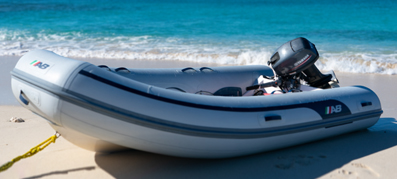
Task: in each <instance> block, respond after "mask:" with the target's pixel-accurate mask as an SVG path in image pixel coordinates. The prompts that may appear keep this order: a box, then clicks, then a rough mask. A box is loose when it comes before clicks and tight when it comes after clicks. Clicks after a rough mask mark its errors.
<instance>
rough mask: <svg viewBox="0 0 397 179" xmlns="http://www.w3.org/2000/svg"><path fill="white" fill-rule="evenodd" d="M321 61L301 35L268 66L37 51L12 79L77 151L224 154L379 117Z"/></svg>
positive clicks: (368, 100)
mask: <svg viewBox="0 0 397 179" xmlns="http://www.w3.org/2000/svg"><path fill="white" fill-rule="evenodd" d="M317 59H318V52H317V50H316V49H315V46H314V44H312V43H311V42H310V41H308V40H307V39H304V38H298V39H294V40H292V41H290V42H287V43H286V44H284V45H282V46H281V47H280V48H279V49H277V51H276V52H275V53H274V55H273V56H272V58H271V59H270V60H269V66H268V65H250V66H222V67H201V68H191V67H189V68H180V69H179V68H173V69H134V68H124V67H121V68H110V67H108V66H104V65H101V66H95V65H93V64H90V63H88V62H83V61H78V60H73V59H70V58H66V57H62V56H59V55H56V54H55V53H53V52H50V51H46V50H35V51H31V52H28V53H27V54H25V55H24V56H23V57H21V59H20V60H19V61H18V63H17V65H16V67H15V68H14V69H13V70H12V72H11V74H12V79H11V82H12V91H13V94H14V96H15V97H16V98H17V100H18V101H19V102H20V104H21V105H22V106H24V107H25V108H27V109H29V110H31V111H32V112H33V113H35V114H37V115H39V116H41V117H42V118H43V119H45V120H47V121H48V123H49V124H50V125H51V126H52V127H53V128H54V129H55V130H56V131H58V132H59V133H60V134H62V136H63V137H64V138H65V139H67V140H68V141H70V142H72V143H74V144H76V145H77V146H80V147H82V148H85V149H89V150H93V151H97V152H110V151H116V150H121V149H125V148H133V149H137V150H142V151H148V152H153V153H158V154H164V155H171V156H179V157H192V158H225V157H235V156H241V155H248V154H253V153H258V152H263V151H269V150H274V149H279V148H282V147H287V146H292V145H296V144H302V143H305V142H309V141H314V140H318V139H323V138H326V137H330V136H335V135H340V134H343V133H347V132H352V131H356V130H360V129H365V128H368V127H370V126H372V125H373V124H375V123H376V122H377V121H378V119H379V118H380V115H381V114H382V109H381V104H380V101H379V99H378V97H377V95H376V94H375V93H374V92H373V91H371V90H370V89H368V88H366V87H363V86H351V87H337V86H335V85H332V84H331V82H337V80H335V76H334V75H332V74H322V73H321V72H319V71H318V69H317V68H316V67H315V65H314V62H315V61H316V60H317Z"/></svg>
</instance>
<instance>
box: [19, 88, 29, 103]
mask: <svg viewBox="0 0 397 179" xmlns="http://www.w3.org/2000/svg"><path fill="white" fill-rule="evenodd" d="M19 100H21V102H22V103H23V104H25V105H28V104H29V100H28V98H27V97H26V95H25V93H23V91H22V90H21V92H20V93H19Z"/></svg>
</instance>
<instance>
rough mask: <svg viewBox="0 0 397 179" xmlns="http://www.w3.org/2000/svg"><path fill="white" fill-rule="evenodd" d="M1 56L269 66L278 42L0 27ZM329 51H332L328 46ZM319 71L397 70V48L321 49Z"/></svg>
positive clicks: (371, 71) (393, 71) (380, 72)
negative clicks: (35, 53) (39, 53)
mask: <svg viewBox="0 0 397 179" xmlns="http://www.w3.org/2000/svg"><path fill="white" fill-rule="evenodd" d="M0 44H1V47H0V55H1V56H10V55H12V56H22V55H23V54H25V53H26V52H28V51H30V50H34V49H46V50H50V51H53V52H55V53H57V54H59V55H61V56H66V57H71V58H76V57H77V58H107V59H125V60H167V61H191V62H198V63H216V64H220V65H251V64H267V61H268V59H269V58H270V56H271V55H272V53H273V51H274V50H275V49H276V48H277V47H278V45H280V44H267V43H262V44H261V43H257V42H249V41H241V40H240V41H224V42H219V41H217V40H214V39H186V38H176V37H172V38H164V37H155V36H136V37H128V36H107V37H103V36H97V37H95V36H88V35H85V34H82V33H79V32H70V33H58V34H51V33H48V32H39V33H36V34H32V33H29V32H24V31H9V30H0ZM330 50H333V49H330ZM319 52H320V56H321V57H320V60H319V61H317V62H316V65H317V67H318V68H319V69H320V70H324V71H328V70H334V71H340V72H351V73H378V74H389V75H394V74H397V51H390V50H389V51H386V50H383V51H382V50H378V51H376V52H374V51H372V52H371V51H367V52H363V51H354V52H351V51H338V52H335V51H326V50H322V49H319Z"/></svg>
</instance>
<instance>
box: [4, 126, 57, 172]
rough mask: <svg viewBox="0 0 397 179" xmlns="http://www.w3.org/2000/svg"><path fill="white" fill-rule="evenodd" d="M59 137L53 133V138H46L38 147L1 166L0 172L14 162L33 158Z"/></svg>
mask: <svg viewBox="0 0 397 179" xmlns="http://www.w3.org/2000/svg"><path fill="white" fill-rule="evenodd" d="M59 136H61V135H60V134H58V132H57V133H55V134H54V135H53V136H51V137H50V138H48V139H47V140H45V141H44V142H42V143H40V144H39V145H37V146H36V147H33V148H32V149H30V150H29V151H28V152H26V153H25V154H23V155H20V156H18V157H15V158H14V159H12V160H11V161H9V162H7V163H6V164H4V165H2V166H1V167H0V172H2V171H5V170H7V169H8V168H10V167H11V166H12V165H13V164H14V163H15V162H18V161H19V160H21V159H23V158H28V157H31V156H33V155H34V154H36V153H37V152H40V151H42V150H43V149H44V148H46V147H47V146H48V145H50V144H51V143H55V140H56V139H57V138H58V137H59Z"/></svg>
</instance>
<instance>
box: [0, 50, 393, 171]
mask: <svg viewBox="0 0 397 179" xmlns="http://www.w3.org/2000/svg"><path fill="white" fill-rule="evenodd" d="M18 59H19V57H14V56H10V57H0V65H1V66H0V75H2V77H3V78H1V79H0V154H1V155H0V164H1V165H2V164H4V163H6V162H8V161H9V160H11V159H13V158H14V157H17V156H18V155H22V154H24V153H25V152H27V151H28V150H29V149H30V148H32V147H34V146H36V145H37V144H39V143H41V142H42V141H44V140H45V139H47V138H49V137H50V136H51V135H53V134H54V132H55V131H54V130H53V129H52V128H51V127H50V126H49V125H48V124H47V122H46V121H45V120H43V119H41V118H40V117H39V116H36V115H34V114H33V113H31V112H30V111H28V110H26V109H24V108H23V107H21V106H20V105H19V104H18V103H17V101H16V100H15V99H14V97H13V96H12V93H11V87H10V78H11V76H10V73H9V72H10V71H11V70H12V69H13V67H14V66H15V64H16V62H17V60H18ZM81 60H85V61H89V62H92V63H94V64H97V65H99V64H107V65H109V66H125V67H130V68H134V67H136V68H145V67H146V68H153V67H166V68H170V67H187V66H211V65H213V64H199V63H194V62H175V61H173V62H166V61H132V60H112V61H110V60H104V59H81ZM336 75H337V77H338V78H339V81H340V85H341V86H342V87H343V86H351V85H362V86H366V87H369V88H370V89H372V90H373V91H374V92H375V93H376V94H377V95H378V96H379V98H380V100H381V104H382V108H383V110H384V113H383V114H382V116H381V119H380V120H379V121H378V123H376V124H375V125H374V126H372V127H370V128H369V129H367V130H362V131H357V132H354V133H349V134H344V135H340V136H336V137H332V138H328V139H324V140H321V141H316V142H311V143H307V144H302V145H298V146H294V147H289V148H285V149H279V150H276V151H271V152H263V153H259V154H255V155H249V156H244V157H237V158H230V159H217V160H207V159H188V158H177V157H170V156H163V155H157V154H152V153H147V152H143V151H137V150H129V151H125V152H118V153H112V154H98V153H95V152H91V151H87V150H84V149H81V148H79V147H77V146H74V145H73V144H71V143H69V142H68V141H66V140H65V139H63V138H62V137H60V138H59V139H57V141H56V143H55V144H50V145H49V146H48V147H47V148H46V149H45V150H43V151H41V152H39V153H38V154H36V155H34V156H33V157H31V158H27V159H22V160H21V161H19V162H17V163H15V164H14V165H13V166H12V167H11V168H10V169H8V170H7V171H5V172H2V173H0V178H397V173H396V172H395V166H396V164H397V161H396V160H395V159H396V158H397V140H396V139H397V120H396V117H397V107H396V106H395V104H396V103H397V99H396V97H395V94H393V91H394V90H393V89H394V88H396V87H397V84H396V82H397V76H396V75H379V74H352V73H338V72H336ZM11 117H20V118H23V119H24V120H25V122H23V123H11V122H9V119H10V118H11Z"/></svg>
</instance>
